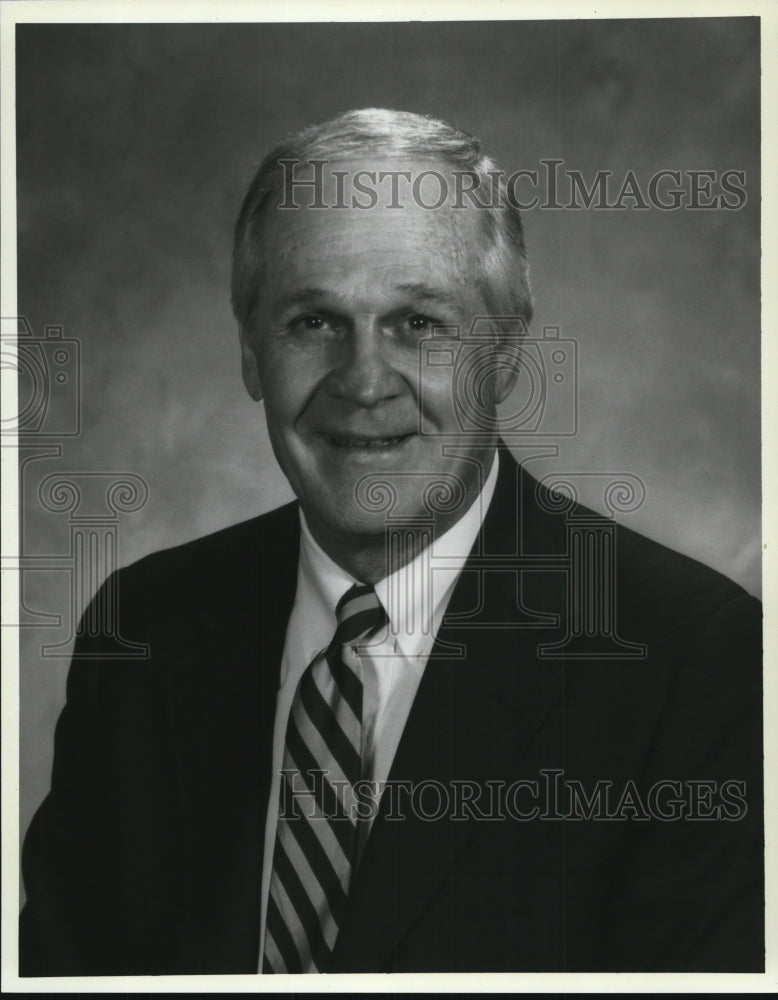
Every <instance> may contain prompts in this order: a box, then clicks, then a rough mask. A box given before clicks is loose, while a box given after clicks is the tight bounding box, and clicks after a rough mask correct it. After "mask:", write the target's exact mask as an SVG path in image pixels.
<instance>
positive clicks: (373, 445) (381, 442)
mask: <svg viewBox="0 0 778 1000" xmlns="http://www.w3.org/2000/svg"><path fill="white" fill-rule="evenodd" d="M325 437H326V438H327V440H328V441H329V442H330V444H332V445H334V446H335V447H336V448H354V449H365V450H371V449H372V450H378V449H381V448H396V447H397V446H398V445H400V444H402V443H403V442H404V441H407V440H408V439H409V438H411V437H413V434H398V435H395V436H393V437H347V436H346V435H340V434H326V435H325Z"/></svg>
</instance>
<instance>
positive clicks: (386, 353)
mask: <svg viewBox="0 0 778 1000" xmlns="http://www.w3.org/2000/svg"><path fill="white" fill-rule="evenodd" d="M392 348H393V345H392V343H391V338H390V337H388V336H387V335H386V333H385V332H384V331H382V330H381V329H380V327H379V326H378V325H377V324H376V323H373V322H370V321H368V320H365V321H361V322H358V323H355V324H354V326H353V327H352V329H351V330H350V331H349V333H348V335H347V336H346V337H344V338H343V340H342V341H341V342H340V344H338V346H337V355H336V357H335V358H334V365H333V368H332V370H331V372H330V374H329V375H328V377H327V382H326V388H327V391H328V392H329V393H330V395H331V396H334V397H335V398H337V399H344V400H347V401H349V402H351V403H354V404H355V405H357V406H361V407H364V408H366V409H370V408H371V407H374V406H377V405H378V404H379V403H381V402H383V401H384V400H387V399H392V398H393V397H395V396H398V395H401V394H402V392H403V391H404V387H405V382H404V380H403V378H402V376H401V374H400V373H399V372H398V371H397V369H396V368H395V365H394V360H396V359H394V358H393V353H394V352H393V349H392Z"/></svg>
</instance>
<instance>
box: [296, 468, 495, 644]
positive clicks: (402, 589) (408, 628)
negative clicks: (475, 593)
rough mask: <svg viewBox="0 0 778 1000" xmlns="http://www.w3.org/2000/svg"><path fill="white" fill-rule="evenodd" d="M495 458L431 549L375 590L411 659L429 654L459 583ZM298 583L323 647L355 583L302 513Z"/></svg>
mask: <svg viewBox="0 0 778 1000" xmlns="http://www.w3.org/2000/svg"><path fill="white" fill-rule="evenodd" d="M498 467H499V457H498V453H497V451H495V455H494V460H493V462H492V468H491V470H490V472H489V475H488V476H487V479H486V482H485V484H484V487H483V489H482V490H481V492H480V493H479V495H478V496H477V497H476V499H475V501H474V502H473V503H472V504H471V506H470V507H469V508H468V510H467V511H465V513H464V514H463V515H462V517H460V519H459V520H458V521H457V522H456V524H454V525H453V526H452V527H451V528H449V529H448V531H446V532H445V533H444V534H442V535H441V536H440V537H439V538H437V539H435V541H434V542H433V543H432V545H430V546H428V547H427V548H425V549H424V550H423V551H422V552H420V553H419V555H418V556H416V558H415V559H413V560H412V561H411V562H409V563H407V564H406V565H405V566H401V567H400V569H398V570H396V571H395V572H394V573H391V574H390V575H389V576H387V577H384V579H383V580H380V581H379V582H378V583H377V584H376V586H375V592H376V596H377V597H378V600H379V601H380V602H381V604H382V605H383V608H384V610H385V611H386V614H387V617H388V618H389V623H390V638H394V641H395V646H396V649H397V651H398V652H401V653H402V654H403V655H404V656H406V657H408V658H409V659H413V658H415V657H427V656H429V654H430V652H431V650H432V646H433V644H434V642H435V636H436V635H437V631H438V628H439V626H440V622H441V620H442V618H443V614H444V612H445V610H446V607H447V605H448V601H449V598H450V597H451V592H452V591H453V589H454V586H455V585H456V582H457V580H458V579H459V574H460V573H461V571H462V567H463V566H464V565H465V562H466V561H467V557H468V555H469V554H470V550H471V549H472V547H473V543H474V542H475V540H476V538H477V537H478V532H479V531H480V530H481V525H482V524H483V521H484V518H485V517H486V512H487V510H488V509H489V505H490V504H491V502H492V497H493V496H494V490H495V486H496V485H497V471H498ZM300 531H301V539H300V571H299V583H298V589H299V587H300V585H302V586H303V589H304V590H305V591H306V592H307V597H306V603H307V604H308V606H309V608H310V613H311V614H310V617H309V618H308V621H309V624H310V625H312V626H313V627H314V630H315V631H316V633H317V634H316V635H312V636H311V639H312V640H313V644H314V645H315V646H317V647H322V648H323V647H325V646H326V645H327V643H329V641H330V639H331V638H332V635H333V634H334V631H335V626H336V619H335V611H334V608H335V605H336V604H337V603H338V601H339V600H340V598H341V597H342V596H343V595H344V594H345V593H346V591H347V590H348V589H349V588H350V587H352V586H353V585H354V584H355V583H357V582H358V581H357V580H356V579H355V578H354V577H353V576H351V574H349V573H347V572H346V571H345V570H344V569H342V568H341V567H340V566H338V564H337V563H336V562H335V561H334V560H333V559H331V558H330V557H329V556H328V555H327V553H326V552H325V551H324V550H323V549H322V548H321V546H320V545H319V543H318V542H317V541H316V539H315V538H314V537H313V535H312V534H311V530H310V528H309V527H308V524H307V522H306V520H305V515H304V514H303V512H302V508H301V509H300ZM319 633H321V634H319Z"/></svg>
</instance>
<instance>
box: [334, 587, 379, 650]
mask: <svg viewBox="0 0 778 1000" xmlns="http://www.w3.org/2000/svg"><path fill="white" fill-rule="evenodd" d="M335 615H336V616H337V619H338V628H337V631H336V632H335V641H336V642H337V644H338V645H339V646H342V645H344V644H345V643H349V642H354V640H355V639H358V638H361V637H364V636H366V635H368V634H369V633H370V632H375V631H376V630H377V629H379V628H380V627H381V626H382V625H384V624H385V623H386V620H387V618H386V612H385V611H384V609H383V606H382V605H381V602H380V601H379V600H378V598H377V597H376V592H375V590H373V588H372V587H367V586H365V585H364V584H360V583H355V584H354V586H353V587H352V588H351V589H350V590H348V591H346V593H345V594H344V595H343V597H341V599H340V600H339V601H338V604H337V607H336V608H335Z"/></svg>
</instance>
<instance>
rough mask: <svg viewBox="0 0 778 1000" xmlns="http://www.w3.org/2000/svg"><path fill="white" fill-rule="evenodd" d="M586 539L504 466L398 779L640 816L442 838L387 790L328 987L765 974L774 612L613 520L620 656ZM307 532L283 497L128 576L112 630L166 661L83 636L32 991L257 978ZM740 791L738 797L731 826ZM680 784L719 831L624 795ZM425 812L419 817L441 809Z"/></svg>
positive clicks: (24, 961) (41, 896) (44, 873)
mask: <svg viewBox="0 0 778 1000" xmlns="http://www.w3.org/2000/svg"><path fill="white" fill-rule="evenodd" d="M554 511H555V512H554ZM576 519H577V520H576ZM574 522H575V523H576V524H578V525H579V527H580V526H581V525H583V526H584V529H586V530H589V531H590V536H589V537H590V538H595V539H596V537H599V538H602V537H603V535H607V534H611V539H612V541H613V535H612V532H613V526H612V523H610V522H608V521H607V520H606V519H605V518H601V517H599V516H597V515H592V514H591V512H589V511H586V510H585V509H583V508H580V507H574V508H573V509H571V510H567V511H565V510H564V509H562V506H561V505H560V504H559V503H558V502H557V501H556V499H555V498H554V497H553V496H549V495H548V494H547V493H546V492H545V491H544V490H543V489H542V488H540V487H538V485H537V484H536V482H535V481H534V480H533V479H532V477H530V476H529V475H528V474H527V473H526V472H525V471H523V470H520V469H519V467H518V466H517V465H516V463H515V462H514V461H513V459H512V458H511V457H510V454H509V453H508V452H507V451H505V450H504V451H503V454H502V461H501V471H500V477H499V481H498V485H497V490H496V493H495V497H494V501H493V503H492V506H491V508H490V510H489V513H488V516H487V519H486V522H485V525H484V528H483V531H482V533H481V536H480V538H479V541H478V543H477V545H476V548H475V549H474V550H473V555H472V556H471V560H470V562H469V563H468V565H467V567H466V569H465V571H464V572H463V575H462V577H461V578H460V581H459V583H458V584H457V588H456V590H455V593H454V596H453V598H452V601H451V604H450V606H449V612H450V616H448V617H449V618H451V620H447V622H444V625H443V627H442V628H441V631H440V634H439V636H438V642H437V645H436V647H435V650H434V652H433V656H432V658H431V659H430V661H429V663H428V665H427V668H426V672H425V674H424V677H423V680H422V682H421V685H420V688H419V691H418V694H417V697H416V700H415V702H414V705H413V708H412V710H411V714H410V717H409V719H408V723H407V726H406V729H405V732H404V734H403V737H402V740H401V743H400V746H399V749H398V752H397V756H396V759H395V762H394V766H393V768H392V774H391V776H390V777H391V778H392V779H393V780H396V781H411V782H414V783H415V787H417V788H418V787H419V783H420V782H425V781H426V782H432V781H435V782H438V783H440V785H442V786H443V787H444V789H446V790H448V791H451V794H452V796H453V795H454V794H455V790H454V786H452V784H451V782H452V781H459V782H463V781H464V782H474V783H477V784H475V785H472V786H470V787H471V788H473V787H474V788H479V787H480V788H483V789H487V788H488V787H490V786H487V785H486V784H485V783H486V782H487V781H489V782H492V783H493V785H492V786H491V787H493V788H499V787H500V783H501V782H502V783H503V785H502V787H503V788H506V787H507V786H509V785H511V784H512V783H513V782H515V781H517V780H518V779H525V780H526V781H529V782H532V781H537V782H538V786H537V788H538V789H540V788H542V787H543V786H544V784H549V783H550V784H553V783H554V782H572V781H580V782H581V787H582V788H583V789H584V792H585V794H586V795H588V796H593V794H594V792H595V790H596V789H597V787H598V786H597V782H610V783H612V784H611V785H610V786H605V788H606V790H607V789H608V788H610V789H611V790H612V791H613V796H614V798H613V801H612V802H611V805H610V807H609V808H611V809H613V807H614V802H616V800H617V799H619V798H620V797H621V795H622V794H627V795H628V799H627V807H626V808H624V800H622V809H621V812H620V813H619V810H618V808H617V813H618V815H617V816H616V818H613V819H610V820H609V819H606V818H604V816H602V809H600V810H597V809H595V810H594V815H593V816H592V818H590V819H588V820H587V819H585V818H576V817H575V816H572V817H571V818H568V819H566V820H565V819H561V818H559V816H560V815H561V814H562V813H563V812H564V811H565V808H564V807H563V806H562V805H561V804H557V805H556V806H555V805H554V804H553V803H549V802H547V801H545V802H543V803H542V810H541V812H545V813H546V814H547V815H546V818H541V817H537V818H535V819H527V820H524V819H521V818H520V817H519V816H518V815H517V813H518V811H519V810H521V812H522V813H525V814H529V813H530V808H531V805H532V801H533V799H532V791H533V786H531V785H526V786H522V791H521V792H520V793H517V794H516V796H515V798H514V803H513V805H514V809H513V811H512V813H511V814H510V815H509V814H507V813H506V815H505V818H503V819H499V818H497V819H491V820H486V819H482V818H479V816H480V814H482V813H483V812H484V811H486V810H485V809H484V801H483V800H481V801H480V810H479V811H474V810H472V809H470V810H468V809H461V810H460V812H461V813H463V814H464V818H458V819H454V818H452V815H451V813H452V810H449V811H448V813H447V814H446V815H444V816H442V817H441V818H440V819H437V820H425V819H424V818H423V817H421V816H419V815H414V814H413V810H412V809H410V808H409V807H408V803H407V802H406V804H405V806H403V805H402V804H401V805H400V806H399V809H400V811H401V812H404V814H405V818H404V819H402V820H392V819H389V818H388V817H387V799H386V798H385V799H384V801H383V803H382V811H381V814H380V815H379V817H378V818H377V820H376V822H375V825H374V827H373V830H372V832H371V835H370V838H369V840H368V843H367V847H366V850H365V853H364V856H363V859H362V862H361V865H360V868H359V870H358V872H357V875H356V877H355V882H354V883H353V885H352V892H351V895H350V899H349V908H348V912H347V915H346V918H345V922H344V925H343V927H342V930H341V933H340V935H339V938H338V941H337V945H336V950H335V954H334V961H333V968H332V971H345V972H369V971H483V970H487V971H529V970H534V971H555V970H556V971H564V970H568V971H582V970H584V971H587V970H589V971H613V970H636V971H676V970H681V971H690V972H692V971H706V970H707V971H757V970H759V969H761V968H763V922H762V907H763V889H762V885H763V882H762V844H763V840H762V809H761V760H762V758H761V667H760V660H761V640H760V620H761V619H760V608H759V604H758V602H757V601H755V600H754V599H753V598H751V597H749V596H748V595H747V594H746V593H745V592H744V591H743V590H742V589H741V588H740V587H738V586H737V585H735V584H734V583H732V582H731V581H729V580H727V579H725V578H724V577H723V576H721V575H719V574H718V573H715V572H713V571H712V570H710V569H707V568H705V567H703V566H701V565H700V564H698V563H696V562H693V561H692V560H690V559H687V558H685V557H682V556H680V555H678V554H677V553H674V552H671V551H670V550H668V549H666V548H664V547H662V546H661V545H658V544H656V543H654V542H651V541H649V540H647V539H646V538H643V537H641V536H639V535H637V534H635V533H634V532H632V531H630V530H628V529H626V528H617V529H616V530H615V574H616V575H615V591H614V592H615V597H616V608H615V628H613V627H611V639H612V641H610V640H609V641H608V642H606V646H608V648H609V649H610V651H611V653H614V649H615V654H614V655H612V656H610V657H609V656H606V655H603V647H602V643H601V642H600V640H598V639H597V637H596V636H595V637H594V639H592V637H591V636H589V637H588V638H587V636H586V630H587V620H586V609H585V608H583V609H582V608H580V607H578V605H577V604H576V600H577V595H576V592H575V587H572V589H571V579H572V577H573V576H575V573H576V572H578V570H575V571H574V572H569V571H566V570H565V566H568V567H569V565H570V557H571V547H575V546H579V545H580V544H583V546H584V550H585V548H586V545H587V544H588V543H587V542H586V541H585V539H586V537H587V536H586V530H584V531H583V534H581V532H580V531H579V533H578V535H577V536H576V537H577V538H578V541H575V540H574V538H573V535H572V534H571V525H572V524H573V523H574ZM587 526H588V528H587ZM298 539H299V533H298V515H297V508H296V505H293V504H292V505H289V506H287V507H283V508H281V509H279V510H275V511H273V512H271V513H269V514H267V515H264V516H262V517H259V518H257V519H255V520H252V521H248V522H246V523H244V524H239V525H236V526H235V527H231V528H228V529H226V530H224V531H221V532H218V533H217V534H215V535H211V536H209V537H206V538H202V539H198V540H197V541H194V542H191V543H189V544H187V545H183V546H180V547H178V548H176V549H172V550H170V551H167V552H162V553H158V554H155V555H152V556H149V557H148V558H146V559H143V560H141V561H140V562H138V563H136V564H135V565H133V566H131V567H129V568H127V569H125V570H122V571H121V572H120V573H119V574H118V595H119V605H118V606H119V610H120V628H121V632H122V634H123V636H124V637H125V638H126V639H131V640H134V641H139V642H145V643H148V645H149V647H150V656H149V657H148V658H147V659H145V660H140V661H139V660H134V661H133V660H121V659H110V658H102V659H97V660H95V659H93V658H90V654H96V653H102V651H103V649H104V647H105V643H106V639H105V636H101V635H100V634H86V633H87V631H88V630H84V631H83V632H82V634H81V635H80V637H79V639H78V643H77V647H76V651H75V653H74V660H73V664H72V667H71V671H70V675H69V680H68V690H67V705H66V708H65V709H64V710H63V712H62V715H61V718H60V720H59V723H58V725H57V730H56V738H55V757H54V770H53V777H52V788H51V793H50V794H49V796H48V797H47V799H46V800H45V801H44V803H43V805H42V806H41V808H40V810H39V811H38V813H37V815H36V816H35V819H34V820H33V823H32V825H31V828H30V830H29V833H28V835H27V839H26V844H25V849H24V877H25V885H26V890H27V900H28V901H27V904H26V907H25V909H24V911H23V914H22V921H21V971H22V974H24V975H36V974H37V975H41V974H42V975H48V974H64V975H67V974H98V973H103V974H111V973H113V974H118V973H121V974H148V973H240V972H242V973H251V972H254V971H256V969H257V967H258V940H259V898H260V876H261V871H262V853H263V833H264V818H265V813H266V808H267V797H268V789H269V785H270V767H271V738H272V727H273V713H274V708H275V693H276V687H277V682H278V672H279V663H280V657H281V652H282V648H283V642H284V635H285V629H286V623H287V620H288V617H289V613H290V610H291V607H292V602H293V599H294V592H295V580H296V566H297V555H298ZM581 539H584V541H583V542H582V541H581ZM608 544H610V543H608ZM579 555H580V551H579ZM519 566H521V567H522V572H521V573H519V572H518V567H519ZM579 568H580V567H579ZM603 573H605V576H604V577H603V575H602V574H603ZM606 577H607V567H606V569H605V570H603V571H602V572H601V573H600V576H599V577H598V579H605V583H604V584H603V586H604V587H605V590H606V591H607V589H608V583H607V579H606ZM579 583H580V581H579ZM103 596H105V591H104V593H103ZM578 596H580V594H578ZM601 596H602V595H601ZM453 616H458V617H457V618H456V619H454V618H453ZM581 616H583V618H582V617H581ZM606 624H608V623H607V622H606ZM590 625H591V622H589V626H590ZM610 625H611V626H613V621H612V620H611V621H610ZM589 631H590V632H591V631H592V628H591V627H589ZM594 631H595V632H596V631H597V629H596V628H595V629H594ZM616 632H617V633H618V638H614V636H615V633H616ZM571 636H572V637H573V639H574V640H575V641H573V642H567V644H566V645H565V639H566V638H567V639H569V638H570V637H571ZM598 642H600V646H599V647H598V645H597V644H598ZM560 643H561V644H562V645H561V646H560ZM587 643H589V645H588V646H587ZM629 643H633V644H637V645H635V646H633V645H628V644H629ZM554 644H557V648H556V650H555V649H554V648H553V646H554ZM639 644H643V645H644V646H645V655H644V656H641V655H639V654H640V648H639ZM463 645H464V646H465V648H466V655H465V656H464V657H462V656H459V655H458V650H461V648H462V646H463ZM548 646H551V647H552V648H551V649H550V650H549V649H548V648H545V652H543V651H542V650H540V651H539V649H540V647H548ZM576 651H577V652H578V653H579V654H580V653H581V652H582V651H583V653H584V654H587V653H588V656H587V657H585V658H575V657H573V656H572V655H571V654H574V653H576ZM619 651H621V653H620V652H619ZM636 651H637V654H638V655H635V654H636ZM604 652H605V653H607V652H608V649H605V650H604ZM562 772H563V773H562ZM730 779H735V780H738V781H742V782H745V789H746V790H745V793H744V796H743V797H742V798H741V800H740V808H737V802H736V803H735V805H736V807H735V808H734V809H733V808H732V807H731V802H732V794H730V808H729V809H728V810H727V809H722V802H721V785H722V783H723V782H725V781H727V780H730ZM663 780H665V781H680V782H682V785H681V786H662V787H663V788H664V790H665V794H664V796H663V798H662V802H663V805H662V806H661V809H662V810H663V811H664V814H665V815H667V810H668V807H667V801H666V800H667V799H668V794H667V790H668V788H669V789H670V797H672V796H673V794H674V791H675V792H677V791H681V797H683V796H686V798H687V799H688V797H689V795H694V794H696V795H697V797H698V802H697V806H698V807H699V806H700V802H701V803H702V806H701V808H698V809H697V812H700V811H701V812H702V813H705V812H707V813H710V811H711V809H714V815H716V812H715V809H716V808H717V807H716V804H717V803H718V808H719V813H720V816H719V818H717V819H679V820H673V819H664V820H663V819H661V818H651V817H646V816H641V809H640V808H639V804H636V803H635V801H634V797H633V798H632V799H630V798H629V796H630V795H631V794H632V791H630V789H634V790H635V791H636V792H638V793H639V795H640V796H641V799H640V801H641V802H644V801H645V798H646V797H647V796H649V790H650V789H651V788H652V787H653V786H656V783H657V782H659V781H663ZM694 781H708V782H712V783H715V784H713V785H712V786H711V785H710V784H709V785H707V786H702V785H692V784H690V782H694ZM629 782H634V785H632V786H630V785H629ZM428 787H431V786H428ZM459 787H460V788H461V787H462V786H459ZM559 787H566V786H559ZM599 787H600V790H601V791H602V788H603V786H599ZM730 787H731V786H730ZM737 787H740V786H737ZM695 788H696V789H697V792H696V793H695V792H694V789H695ZM706 788H707V791H705V789H706ZM711 788H712V789H713V790H711ZM690 789H691V791H690ZM700 789H702V791H701V792H700ZM436 795H437V793H435V794H430V795H427V796H426V797H425V798H423V799H420V800H419V802H420V803H421V806H422V808H423V809H424V810H425V811H426V812H427V813H428V814H429V813H430V812H434V810H435V807H436ZM560 795H562V797H564V795H563V793H562V792H560ZM700 796H701V798H700ZM734 798H735V799H736V800H737V799H738V794H735V796H734ZM395 801H400V802H402V800H398V799H396V800H395ZM441 801H442V799H441ZM657 801H658V800H657ZM630 802H631V803H632V805H633V806H634V808H633V809H632V810H630V808H629V804H630ZM560 803H561V799H560ZM743 803H745V810H746V811H745V815H744V816H743V815H739V814H742V812H743V808H742V806H743ZM656 808H657V809H658V808H660V807H659V806H657V807H656ZM725 814H726V815H725ZM727 817H729V818H727Z"/></svg>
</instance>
